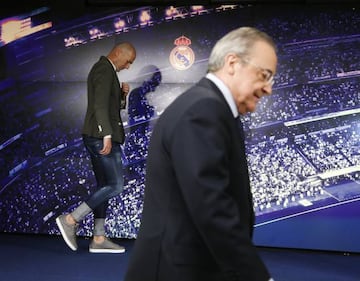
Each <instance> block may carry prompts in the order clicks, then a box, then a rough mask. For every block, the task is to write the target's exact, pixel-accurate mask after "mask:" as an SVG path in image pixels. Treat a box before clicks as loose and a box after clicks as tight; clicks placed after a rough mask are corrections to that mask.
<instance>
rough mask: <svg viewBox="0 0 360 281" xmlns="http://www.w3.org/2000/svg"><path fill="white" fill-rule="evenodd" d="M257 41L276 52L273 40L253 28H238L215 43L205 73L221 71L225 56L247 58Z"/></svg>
mask: <svg viewBox="0 0 360 281" xmlns="http://www.w3.org/2000/svg"><path fill="white" fill-rule="evenodd" d="M257 41H265V42H266V43H268V44H269V45H270V46H272V47H273V48H274V50H276V45H275V43H274V41H273V39H272V38H271V37H270V36H269V35H268V34H266V33H265V32H262V31H260V30H258V29H256V28H254V27H240V28H237V29H234V30H232V31H230V32H229V33H227V34H226V35H225V36H224V37H222V38H221V39H220V40H219V41H217V42H216V44H215V46H214V47H213V49H212V51H211V53H210V57H209V61H208V70H207V72H215V71H217V70H219V69H221V68H222V67H223V66H224V63H225V60H224V58H225V56H226V55H228V54H229V53H234V54H236V55H238V56H239V57H245V56H248V55H249V53H250V49H251V47H252V46H253V45H254V43H255V42H257Z"/></svg>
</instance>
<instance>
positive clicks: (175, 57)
mask: <svg viewBox="0 0 360 281" xmlns="http://www.w3.org/2000/svg"><path fill="white" fill-rule="evenodd" d="M174 45H176V47H175V48H174V49H172V51H171V53H170V57H169V60H170V63H171V65H172V66H173V67H174V68H175V69H178V70H186V69H188V68H190V67H191V66H192V65H193V63H194V61H195V55H194V52H193V50H192V49H191V48H190V47H189V45H191V40H190V39H189V38H187V37H185V36H180V37H179V38H177V39H175V41H174Z"/></svg>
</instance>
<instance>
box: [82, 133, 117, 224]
mask: <svg viewBox="0 0 360 281" xmlns="http://www.w3.org/2000/svg"><path fill="white" fill-rule="evenodd" d="M83 142H84V145H85V148H86V150H87V151H88V152H89V154H90V158H91V163H92V166H93V171H94V174H95V178H96V182H97V186H98V190H97V191H96V192H95V193H93V194H92V195H91V196H90V198H89V199H88V200H87V201H86V204H87V205H88V206H89V207H90V208H91V209H92V210H93V213H94V218H95V219H97V218H104V219H105V217H106V211H107V207H108V200H109V199H110V198H112V197H114V196H116V195H119V194H120V193H121V191H122V190H123V188H124V173H123V166H122V161H121V147H120V144H119V143H116V142H112V149H111V152H110V153H109V154H108V155H101V154H100V153H99V151H100V150H101V149H102V148H103V140H102V139H98V138H94V137H89V136H85V135H84V136H83Z"/></svg>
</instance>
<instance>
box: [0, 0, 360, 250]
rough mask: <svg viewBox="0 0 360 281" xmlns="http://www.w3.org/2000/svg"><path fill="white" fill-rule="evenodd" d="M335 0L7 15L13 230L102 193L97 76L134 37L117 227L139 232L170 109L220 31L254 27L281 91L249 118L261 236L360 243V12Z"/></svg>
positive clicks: (5, 124) (123, 75)
mask: <svg viewBox="0 0 360 281" xmlns="http://www.w3.org/2000/svg"><path fill="white" fill-rule="evenodd" d="M335 6H336V5H335ZM335 6H332V7H329V5H328V6H321V5H283V6H281V7H272V6H266V5H218V6H182V7H139V8H136V9H129V10H126V11H124V10H120V9H118V10H117V9H116V8H114V9H112V10H111V11H110V12H107V13H106V14H104V13H101V14H100V13H99V14H98V15H97V14H91V15H84V16H83V17H79V18H77V19H76V20H74V19H73V20H69V21H66V22H61V23H59V22H57V24H54V23H56V21H55V19H54V18H52V16H54V14H48V8H42V9H37V10H34V11H32V12H30V11H29V14H26V15H20V16H19V17H16V18H13V17H12V18H7V19H2V20H0V24H1V27H2V28H1V44H0V60H1V72H0V74H1V76H0V101H1V105H2V106H1V110H0V121H1V124H2V126H1V127H0V167H1V169H0V231H1V232H10V233H11V232H13V233H39V234H50V235H59V231H58V229H57V227H56V224H55V218H56V217H57V216H58V215H60V214H61V213H64V212H68V211H71V210H72V209H74V208H75V207H76V206H77V205H78V204H79V203H80V202H81V201H83V200H85V199H86V198H87V196H88V195H89V193H90V192H91V191H92V190H94V188H95V178H94V175H93V173H92V170H91V166H90V165H91V163H90V159H89V158H88V156H87V153H86V151H85V148H84V147H83V144H82V140H81V129H82V124H83V118H84V115H85V110H86V102H87V101H86V78H87V74H88V72H89V70H90V68H91V66H92V64H93V63H94V62H95V61H97V60H98V59H99V57H100V56H101V55H106V54H107V53H108V51H109V50H110V49H111V48H112V46H113V45H114V44H116V43H119V42H122V41H130V42H132V43H133V44H134V46H135V47H136V49H137V59H136V61H135V62H134V64H133V65H132V66H131V68H130V69H129V70H123V71H121V72H120V73H119V74H118V76H119V80H120V81H121V82H128V83H129V84H130V87H131V92H130V94H129V96H128V103H127V108H126V109H125V110H122V111H121V116H122V119H123V121H124V125H125V129H126V141H125V143H124V145H123V157H122V160H123V164H124V172H125V187H124V191H123V192H122V194H121V195H119V196H118V197H116V198H112V199H110V204H109V209H108V212H109V216H108V218H107V232H108V235H109V236H110V237H121V238H136V235H137V231H138V228H139V225H140V219H141V212H142V203H143V196H144V189H145V188H146V184H145V181H144V176H145V173H146V157H147V148H148V144H149V140H150V138H151V132H152V128H153V126H154V125H155V124H156V120H157V118H158V117H159V116H160V115H161V113H162V112H163V111H164V109H165V108H166V107H167V106H168V105H169V104H170V103H171V102H172V101H173V100H174V99H175V98H176V97H177V96H179V95H181V93H182V92H183V91H184V90H186V89H187V88H188V87H190V86H191V85H193V84H194V83H196V82H197V81H198V80H199V79H200V78H201V77H203V76H204V75H205V73H206V67H207V59H208V57H209V54H210V51H211V48H212V47H213V45H214V44H215V42H216V41H217V40H218V39H219V38H220V37H222V36H223V35H224V34H225V33H227V32H228V31H230V30H231V29H234V28H237V27H240V26H254V27H257V28H259V29H260V30H263V31H265V32H267V33H268V34H269V35H271V36H272V37H273V38H274V40H275V42H276V43H277V47H278V56H279V64H278V73H277V74H276V76H275V84H274V86H273V94H272V95H271V96H269V97H266V98H264V100H262V101H261V102H260V103H259V105H258V110H257V111H256V112H255V113H251V114H248V115H245V116H242V119H243V123H244V129H245V134H246V149H247V157H248V163H249V174H250V181H251V188H252V191H253V194H254V208H255V212H256V225H255V237H254V240H255V244H256V245H259V246H270V247H271V246H273V247H287V248H303V249H320V250H333V251H349V252H360V244H359V243H355V241H357V240H358V237H359V236H360V119H359V116H360V90H359V88H360V86H359V85H360V83H359V82H360V33H359V29H358V28H357V27H358V26H359V25H360V12H359V9H357V8H353V7H350V6H342V5H339V6H336V7H335ZM40 15H43V17H41V16H40ZM51 15H52V16H51ZM10 23H11V24H13V25H10ZM14 24H15V25H14ZM16 24H17V25H16ZM9 26H10V27H9ZM14 26H15V27H14ZM14 28H15V29H16V31H17V33H16V34H18V36H15V35H14V34H12V30H14ZM19 34H20V35H21V36H19ZM184 149H186V148H184ZM189 161H191V159H189ZM92 223H93V218H92V217H91V215H90V216H89V217H87V219H86V220H85V221H84V222H82V223H81V225H80V229H79V235H82V236H90V235H91V230H92Z"/></svg>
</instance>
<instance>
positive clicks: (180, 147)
mask: <svg viewBox="0 0 360 281" xmlns="http://www.w3.org/2000/svg"><path fill="white" fill-rule="evenodd" d="M253 224H254V213H253V206H252V195H251V192H250V185H249V176H248V170H247V161H246V157H245V146H244V139H243V137H242V134H240V131H239V127H238V124H237V121H236V120H235V119H234V116H233V115H232V113H231V110H230V107H229V106H228V104H227V103H226V101H225V99H224V97H223V95H222V94H221V92H220V91H219V89H218V88H217V87H216V86H215V85H214V84H213V83H212V82H211V81H210V80H208V79H206V78H204V79H202V80H201V81H200V82H199V83H198V84H197V85H195V86H194V87H192V88H191V89H189V90H188V91H187V92H185V93H184V94H182V95H180V96H179V97H178V98H177V99H176V100H175V101H174V102H173V103H172V104H170V106H169V107H168V108H167V109H166V110H165V111H164V113H163V114H162V115H161V117H160V118H159V120H158V122H157V124H156V126H155V128H154V130H153V134H152V137H151V141H150V147H149V155H148V158H147V171H146V187H145V199H144V209H143V214H142V219H141V226H140V230H139V233H138V236H137V239H136V242H135V245H134V248H133V250H132V254H131V258H130V263H129V267H128V271H127V273H126V277H125V280H126V281H155V280H156V281H225V280H241V281H254V280H256V281H267V280H269V278H270V276H269V273H268V271H267V269H266V268H265V266H264V264H263V262H262V261H261V259H260V258H259V256H258V253H257V251H256V248H255V246H254V245H253V243H252V241H251V237H252V230H253Z"/></svg>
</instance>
